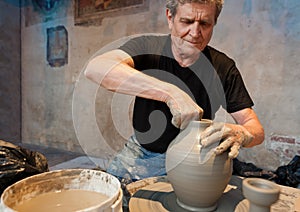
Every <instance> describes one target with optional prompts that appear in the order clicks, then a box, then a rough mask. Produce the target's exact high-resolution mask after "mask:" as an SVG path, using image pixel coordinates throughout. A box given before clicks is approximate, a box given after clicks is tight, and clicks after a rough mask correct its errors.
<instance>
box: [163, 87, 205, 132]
mask: <svg viewBox="0 0 300 212" xmlns="http://www.w3.org/2000/svg"><path fill="white" fill-rule="evenodd" d="M166 103H167V105H168V107H169V108H170V111H171V113H172V115H173V118H172V124H173V125H174V126H175V127H177V128H180V129H184V128H186V127H187V125H188V124H189V123H190V121H192V120H198V121H199V120H201V119H202V116H203V109H202V108H201V107H199V106H198V105H197V104H196V103H195V102H194V101H193V99H192V98H191V97H190V96H189V95H188V94H187V93H185V92H184V91H182V90H180V89H179V88H178V87H176V86H174V87H173V86H171V91H170V95H169V97H168V98H167V100H166Z"/></svg>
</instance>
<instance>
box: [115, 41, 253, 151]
mask: <svg viewBox="0 0 300 212" xmlns="http://www.w3.org/2000/svg"><path fill="white" fill-rule="evenodd" d="M120 49H121V50H123V51H125V52H127V53H128V54H129V55H130V56H131V57H132V58H133V60H134V66H135V69H137V70H139V71H142V72H143V73H145V74H147V75H150V76H154V77H156V78H158V79H160V80H163V81H166V82H169V83H172V84H174V85H176V86H178V87H179V88H181V89H182V90H184V91H185V92H186V93H188V94H189V95H190V96H191V97H192V98H193V99H194V100H195V102H196V103H197V104H198V105H199V106H200V107H201V108H202V109H203V110H204V114H203V118H207V119H213V118H214V116H215V113H216V111H217V110H218V109H219V108H220V106H222V107H223V108H224V109H225V110H227V112H229V113H233V112H236V111H239V110H242V109H244V108H249V107H252V106H253V101H252V100H251V98H250V96H249V94H248V92H247V90H246V87H245V85H244V82H243V80H242V77H241V75H240V73H239V71H238V69H237V68H236V66H235V63H234V61H233V60H232V59H230V58H229V57H227V56H226V55H225V54H224V53H221V52H219V51H217V50H216V49H214V48H212V47H210V46H207V47H206V48H205V49H204V50H203V51H202V53H201V55H200V57H199V59H198V60H197V61H196V62H195V63H194V64H193V65H191V66H190V67H181V66H180V65H179V64H178V62H177V61H176V60H175V59H174V56H173V54H172V51H171V38H170V35H163V36H153V35H149V36H141V37H137V38H133V39H131V40H129V41H128V42H127V43H125V44H124V45H122V46H121V47H120ZM171 120H172V114H171V112H170V109H169V107H168V106H167V105H166V104H165V103H164V102H159V101H155V100H150V99H144V98H140V97H136V99H135V105H134V111H133V127H134V130H135V135H136V137H137V140H138V141H139V143H140V144H141V145H142V146H143V147H144V148H146V149H147V150H150V151H152V152H159V153H163V152H165V151H166V150H167V148H168V145H169V144H170V142H171V141H172V140H173V139H174V138H175V137H176V136H177V135H178V133H179V132H180V130H179V129H178V128H176V127H175V126H174V125H172V123H171Z"/></svg>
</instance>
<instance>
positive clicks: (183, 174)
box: [166, 119, 232, 211]
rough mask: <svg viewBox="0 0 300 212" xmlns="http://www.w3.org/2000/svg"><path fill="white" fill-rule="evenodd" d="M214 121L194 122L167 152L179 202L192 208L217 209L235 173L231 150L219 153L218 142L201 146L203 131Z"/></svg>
mask: <svg viewBox="0 0 300 212" xmlns="http://www.w3.org/2000/svg"><path fill="white" fill-rule="evenodd" d="M211 123H212V121H211V120H205V119H202V120H201V121H192V122H191V123H190V124H189V125H188V127H187V128H186V129H185V130H183V131H182V132H181V133H180V134H179V135H178V136H177V137H176V138H175V139H174V141H173V142H172V143H171V144H170V146H169V148H168V150H167V152H166V170H167V177H168V180H169V181H170V183H171V185H172V187H173V189H174V192H175V194H176V196H177V203H178V204H179V205H180V206H181V207H182V208H185V209H187V210H190V211H213V210H215V209H216V207H217V201H218V199H219V198H220V197H221V196H222V193H223V191H224V190H225V188H226V186H227V184H228V182H229V180H230V178H231V175H232V160H231V159H229V158H228V152H225V153H223V154H221V155H215V154H214V152H213V149H214V148H215V147H216V146H217V145H218V144H216V145H215V146H211V147H206V148H201V145H200V134H201V132H202V131H203V130H204V129H205V128H207V127H208V126H209V125H210V124H211Z"/></svg>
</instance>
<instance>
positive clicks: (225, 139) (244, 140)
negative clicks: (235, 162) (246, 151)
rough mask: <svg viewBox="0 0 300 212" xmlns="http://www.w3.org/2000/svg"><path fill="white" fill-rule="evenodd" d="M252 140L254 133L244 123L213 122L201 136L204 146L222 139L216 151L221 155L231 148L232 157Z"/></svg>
mask: <svg viewBox="0 0 300 212" xmlns="http://www.w3.org/2000/svg"><path fill="white" fill-rule="evenodd" d="M252 140H253V135H252V134H251V133H249V131H248V130H247V129H246V128H245V127H243V126H242V125H237V124H228V123H220V122H216V123H213V124H212V125H211V126H209V127H208V128H207V129H205V130H204V131H203V132H202V133H201V138H200V142H201V145H202V147H207V146H209V145H211V144H213V143H216V142H220V141H221V143H220V144H219V145H218V146H217V147H216V148H215V153H216V154H217V155H219V154H222V153H223V152H225V151H226V150H227V149H229V148H230V152H229V154H228V156H229V157H230V158H236V157H237V156H238V154H239V149H240V147H245V146H247V145H248V144H249V143H250V142H251V141H252Z"/></svg>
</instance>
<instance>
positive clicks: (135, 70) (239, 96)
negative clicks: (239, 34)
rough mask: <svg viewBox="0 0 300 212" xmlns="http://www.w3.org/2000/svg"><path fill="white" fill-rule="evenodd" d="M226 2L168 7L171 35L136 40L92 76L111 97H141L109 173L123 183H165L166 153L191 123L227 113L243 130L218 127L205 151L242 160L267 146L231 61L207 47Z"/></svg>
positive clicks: (208, 135) (183, 1)
mask: <svg viewBox="0 0 300 212" xmlns="http://www.w3.org/2000/svg"><path fill="white" fill-rule="evenodd" d="M222 6H223V1H222V0H167V4H166V17H167V20H168V25H169V29H170V35H165V36H154V35H147V36H146V35H145V36H139V37H135V38H133V39H131V40H129V41H128V42H126V43H125V44H124V45H122V46H121V47H120V48H118V49H116V50H112V51H109V52H107V53H104V54H103V55H100V56H97V57H95V58H94V59H93V60H91V61H90V63H89V64H88V65H87V68H86V70H85V74H86V76H87V77H88V78H89V79H91V80H92V81H94V82H96V83H98V84H99V85H101V86H103V87H105V88H106V89H108V90H111V91H114V92H119V93H124V94H127V95H134V96H136V98H135V105H134V111H133V127H134V135H133V136H132V137H131V138H130V139H129V140H128V143H127V144H126V145H125V147H124V149H123V150H122V151H121V152H120V153H119V154H118V155H117V156H116V158H115V159H114V160H113V162H112V163H111V165H110V167H109V168H108V170H107V171H108V172H110V173H111V174H113V175H115V176H117V177H119V178H123V177H130V178H132V179H142V178H146V177H151V176H157V175H164V174H165V173H166V170H165V162H164V160H165V152H166V150H167V148H168V145H169V144H170V142H171V141H172V140H173V139H174V138H175V137H176V136H177V135H178V133H179V132H180V130H181V129H184V128H185V127H186V126H187V125H188V124H189V122H190V121H191V120H200V119H202V118H208V119H213V118H214V116H215V113H216V111H217V110H218V109H219V108H220V107H223V108H224V109H226V110H227V112H228V113H229V114H230V115H231V116H232V117H233V119H234V120H235V121H236V124H229V123H222V124H220V123H215V124H213V125H212V126H210V127H209V128H207V130H206V131H205V133H203V134H202V137H201V141H200V142H201V144H202V145H203V146H204V147H205V146H208V145H211V144H213V143H216V142H219V141H220V139H221V141H222V142H220V144H219V145H218V146H217V148H216V149H215V153H216V154H222V153H223V152H224V151H226V150H227V149H230V151H229V157H232V158H234V157H237V155H238V151H239V148H240V147H241V146H243V147H252V146H255V145H258V144H260V143H262V142H263V139H264V130H263V127H262V126H261V124H260V122H259V120H258V118H257V116H256V114H255V112H254V111H253V109H252V106H253V101H252V100H251V98H250V96H249V94H248V92H247V90H246V87H245V85H244V83H243V80H242V77H241V75H240V73H239V71H238V69H237V67H236V65H235V63H234V61H233V60H232V59H230V58H229V57H227V56H226V55H225V54H224V53H221V52H219V51H218V50H216V49H214V48H212V47H211V46H209V45H208V43H209V41H210V40H211V37H212V34H213V29H214V26H215V24H216V23H217V19H218V16H219V14H220V12H221V10H222Z"/></svg>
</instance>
